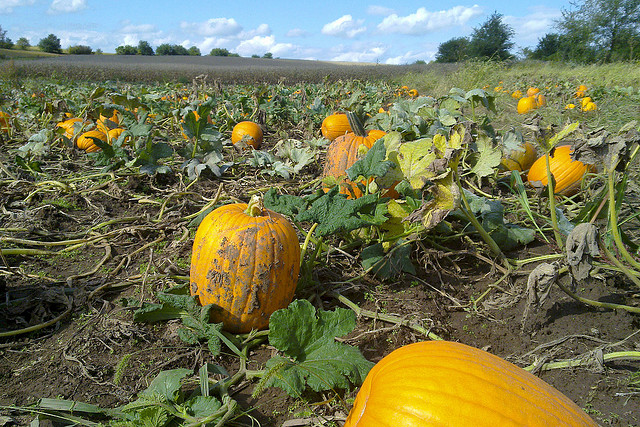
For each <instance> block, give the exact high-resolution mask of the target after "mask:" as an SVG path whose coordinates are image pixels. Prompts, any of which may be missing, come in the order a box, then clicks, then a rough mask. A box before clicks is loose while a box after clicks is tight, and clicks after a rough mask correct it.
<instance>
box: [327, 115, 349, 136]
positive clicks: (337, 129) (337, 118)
mask: <svg viewBox="0 0 640 427" xmlns="http://www.w3.org/2000/svg"><path fill="white" fill-rule="evenodd" d="M320 132H322V136H324V137H325V138H327V139H328V140H329V141H333V140H334V139H336V138H337V137H339V136H343V135H346V134H347V133H349V132H353V130H352V129H351V124H350V123H349V118H348V117H347V115H346V114H345V113H333V114H331V115H328V116H327V117H325V118H324V120H323V121H322V125H321V126H320Z"/></svg>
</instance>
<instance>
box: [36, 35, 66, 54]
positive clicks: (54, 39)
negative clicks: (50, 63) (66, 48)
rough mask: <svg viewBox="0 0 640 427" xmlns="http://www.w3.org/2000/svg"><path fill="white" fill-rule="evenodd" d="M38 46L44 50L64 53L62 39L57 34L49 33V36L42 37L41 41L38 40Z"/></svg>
mask: <svg viewBox="0 0 640 427" xmlns="http://www.w3.org/2000/svg"><path fill="white" fill-rule="evenodd" d="M38 47H39V48H40V50H41V51H43V52H48V53H62V47H61V46H60V39H59V38H58V36H56V35H55V34H49V35H48V36H47V37H45V38H43V39H40V41H39V42H38Z"/></svg>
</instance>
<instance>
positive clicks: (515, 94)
mask: <svg viewBox="0 0 640 427" xmlns="http://www.w3.org/2000/svg"><path fill="white" fill-rule="evenodd" d="M511 97H512V98H515V99H520V98H522V91H521V90H520V89H518V90H515V91H513V93H512V94H511Z"/></svg>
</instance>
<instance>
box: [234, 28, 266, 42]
mask: <svg viewBox="0 0 640 427" xmlns="http://www.w3.org/2000/svg"><path fill="white" fill-rule="evenodd" d="M270 34H271V27H269V26H268V25H267V24H260V25H258V27H257V28H255V29H253V30H249V31H242V32H240V33H238V35H237V36H238V38H239V39H241V40H247V39H251V38H254V37H255V36H268V35H270Z"/></svg>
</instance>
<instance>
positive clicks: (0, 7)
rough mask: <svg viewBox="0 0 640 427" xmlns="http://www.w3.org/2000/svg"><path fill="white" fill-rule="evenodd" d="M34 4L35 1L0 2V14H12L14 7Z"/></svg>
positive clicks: (2, 0) (10, 0)
mask: <svg viewBox="0 0 640 427" xmlns="http://www.w3.org/2000/svg"><path fill="white" fill-rule="evenodd" d="M34 3H35V0H1V1H0V14H1V13H12V12H13V8H14V7H20V6H31V5H32V4H34Z"/></svg>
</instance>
